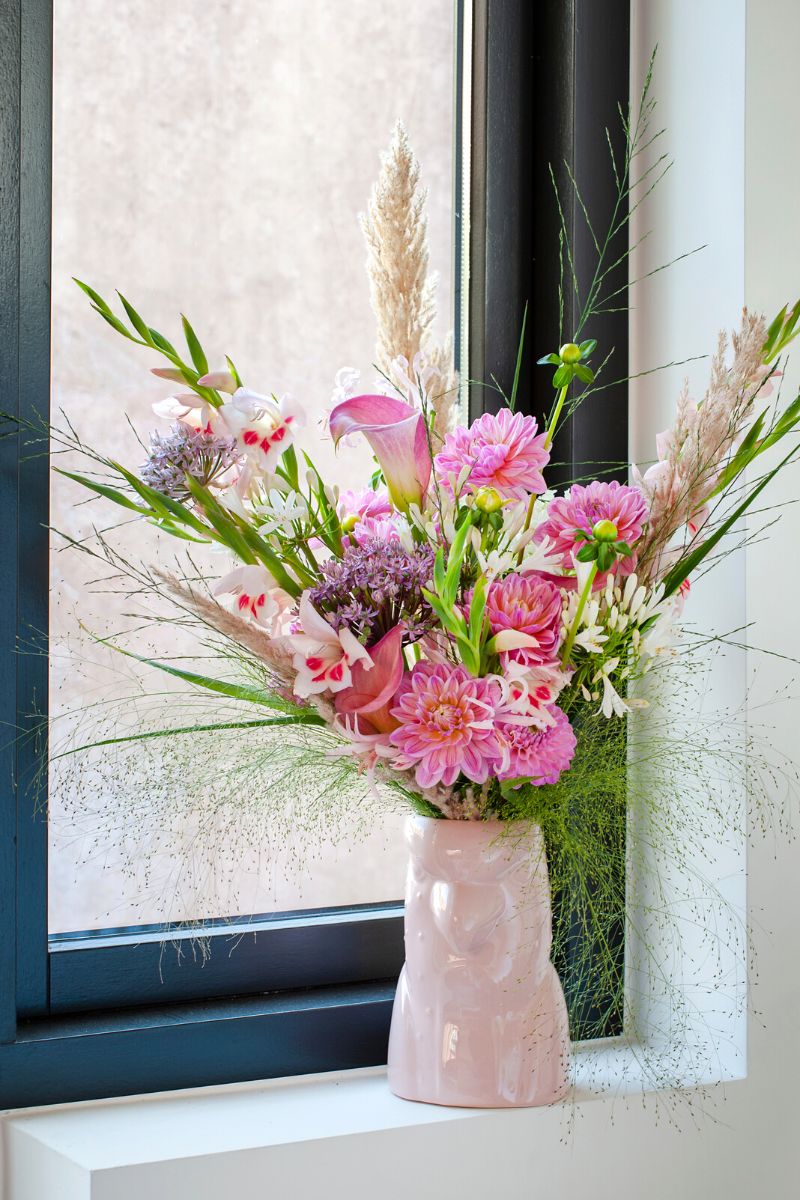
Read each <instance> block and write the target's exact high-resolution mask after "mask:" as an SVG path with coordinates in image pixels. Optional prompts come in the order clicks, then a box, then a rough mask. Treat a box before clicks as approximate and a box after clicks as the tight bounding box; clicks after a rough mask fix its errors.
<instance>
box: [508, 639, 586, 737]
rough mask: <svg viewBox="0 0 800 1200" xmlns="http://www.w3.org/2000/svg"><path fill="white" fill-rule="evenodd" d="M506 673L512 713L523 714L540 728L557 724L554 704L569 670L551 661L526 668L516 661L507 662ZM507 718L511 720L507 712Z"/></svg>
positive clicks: (528, 722) (526, 720) (529, 721)
mask: <svg viewBox="0 0 800 1200" xmlns="http://www.w3.org/2000/svg"><path fill="white" fill-rule="evenodd" d="M508 657H509V658H510V656H508ZM503 674H504V676H505V679H506V682H507V683H508V708H509V709H510V710H511V711H512V712H515V713H519V714H520V715H521V716H523V717H524V718H525V723H526V724H533V725H537V726H538V727H539V728H540V729H546V728H547V727H548V726H549V725H553V724H554V723H555V717H554V716H553V713H554V711H555V710H554V705H555V702H556V700H557V699H558V695H559V693H560V692H561V690H562V688H564V687H565V686H566V684H567V683H568V682H569V678H570V674H569V672H568V671H562V670H561V668H560V667H559V666H556V665H550V664H546V665H542V666H536V667H526V666H525V665H524V664H523V663H519V662H514V661H513V660H512V661H508V662H506V663H505V664H504V667H503ZM503 719H504V720H506V721H507V720H508V717H507V716H506V715H505V714H503Z"/></svg>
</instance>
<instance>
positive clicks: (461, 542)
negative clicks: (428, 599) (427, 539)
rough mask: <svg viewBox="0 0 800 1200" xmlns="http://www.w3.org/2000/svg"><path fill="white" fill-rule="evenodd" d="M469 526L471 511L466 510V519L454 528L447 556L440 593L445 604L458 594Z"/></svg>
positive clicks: (470, 526) (470, 524) (449, 602)
mask: <svg viewBox="0 0 800 1200" xmlns="http://www.w3.org/2000/svg"><path fill="white" fill-rule="evenodd" d="M471 528H472V512H471V511H467V519H466V520H465V521H464V523H463V525H462V526H461V527H460V529H457V530H456V535H455V537H454V538H453V541H452V544H451V546H450V553H449V555H448V556H447V571H446V572H445V581H444V589H443V591H442V593H441V596H442V599H443V600H444V601H445V603H447V604H453V603H454V601H455V598H456V596H457V594H458V585H459V583H460V581H461V564H462V563H463V561H464V554H465V553H466V547H467V538H468V537H469V532H470V530H471Z"/></svg>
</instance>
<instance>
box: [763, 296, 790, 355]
mask: <svg viewBox="0 0 800 1200" xmlns="http://www.w3.org/2000/svg"><path fill="white" fill-rule="evenodd" d="M788 307H789V306H788V305H787V304H784V306H783V308H782V309H781V311H780V312H779V313H778V315H777V317H775V319H774V321H773V322H772V323H771V325H770V327H769V329H768V330H767V337H766V341H765V342H764V354H765V355H768V354H770V351H771V349H772V347H773V346H774V345H775V343H776V342H777V340H778V335H779V334H780V331H781V330H782V329H783V323H784V321H785V320H786V310H787V308H788ZM767 361H769V359H767Z"/></svg>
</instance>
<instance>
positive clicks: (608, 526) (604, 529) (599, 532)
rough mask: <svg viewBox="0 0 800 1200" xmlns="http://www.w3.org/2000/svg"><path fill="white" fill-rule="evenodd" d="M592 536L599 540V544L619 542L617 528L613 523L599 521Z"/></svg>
mask: <svg viewBox="0 0 800 1200" xmlns="http://www.w3.org/2000/svg"><path fill="white" fill-rule="evenodd" d="M592 534H593V535H594V536H595V537H596V538H597V540H598V542H615V541H616V540H617V527H616V525H615V524H614V522H613V521H608V520H605V521H598V522H597V524H596V525H593V526H592Z"/></svg>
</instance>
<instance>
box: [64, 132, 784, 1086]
mask: <svg viewBox="0 0 800 1200" xmlns="http://www.w3.org/2000/svg"><path fill="white" fill-rule="evenodd" d="M416 170H417V168H416V164H415V163H414V160H413V156H411V154H410V151H409V149H408V145H407V142H406V140H405V137H404V135H398V137H397V138H396V140H395V144H394V147H393V152H392V154H391V155H390V156H389V159H388V160H387V163H386V165H385V167H384V174H383V176H382V179H381V182H380V183H379V186H378V188H377V189H376V192H375V194H374V196H373V201H372V206H371V209H370V213H369V215H368V217H367V220H366V228H367V235H368V245H369V246H370V250H371V256H372V269H371V278H372V283H373V300H374V304H375V308H376V312H377V313H378V317H379V323H380V325H381V335H380V337H379V355H378V357H379V363H378V365H379V367H380V368H381V372H382V386H381V387H379V388H373V389H371V390H370V391H368V392H367V393H364V394H352V393H353V379H352V376H351V375H350V374H349V373H347V372H344V373H340V378H339V381H338V394H337V397H336V400H335V403H334V404H333V407H332V409H331V411H330V413H329V415H328V417H327V427H328V430H329V432H330V436H331V438H332V439H333V442H334V443H335V445H336V446H337V447H338V448H339V452H340V454H346V453H347V450H348V447H349V445H350V444H351V443H352V442H353V440H354V439H365V440H366V442H367V443H368V444H369V447H370V448H371V451H372V454H373V455H374V469H373V470H372V473H371V475H370V476H369V477H365V478H363V479H362V480H360V485H359V486H357V487H355V488H353V489H350V490H340V489H339V488H337V487H335V486H332V484H331V483H330V482H329V481H328V480H326V478H324V476H323V474H322V473H321V471H320V470H318V469H317V466H316V465H315V463H314V461H313V460H312V458H311V457H310V456H309V455H308V454H307V453H302V452H300V451H299V450H298V446H297V435H298V431H299V429H300V428H301V426H302V423H303V421H304V419H306V418H305V417H304V414H303V411H302V410H301V407H300V406H299V405H298V404H296V403H295V402H294V401H292V400H291V399H290V398H288V397H283V398H278V397H276V396H274V395H271V394H262V393H259V392H255V391H252V390H250V389H249V387H247V386H246V385H245V382H244V380H243V378H242V376H241V375H240V373H239V371H238V369H237V368H236V366H235V365H234V363H233V362H232V361H231V360H230V359H227V360H226V364H225V365H224V366H223V367H222V368H221V369H213V370H212V369H210V367H209V362H208V359H207V357H206V354H205V351H204V350H203V348H202V346H201V344H200V341H199V339H198V337H197V335H196V333H195V331H194V329H193V328H192V326H191V325H190V323H189V322H188V321H187V320H186V319H185V318H184V319H183V331H184V337H185V341H186V345H187V350H186V351H179V350H178V349H176V347H175V346H174V345H173V343H172V342H170V341H169V340H168V339H167V338H166V337H165V336H164V335H162V334H161V333H159V332H158V331H157V330H156V329H154V328H152V327H151V326H150V325H149V324H148V323H147V322H146V321H145V320H144V319H143V318H142V317H141V316H140V314H139V313H138V312H137V311H136V309H134V308H133V306H132V305H131V304H130V303H129V302H128V301H127V300H125V299H123V300H122V305H123V308H124V313H125V317H126V319H127V320H126V321H124V320H122V319H121V318H120V317H118V316H117V315H116V314H115V313H114V312H113V311H112V309H111V307H110V306H109V305H108V304H107V303H106V301H105V300H104V299H103V298H102V297H101V296H100V295H99V294H98V293H97V292H96V291H95V290H93V289H92V288H90V287H89V286H88V285H86V284H83V283H81V284H80V286H81V287H82V288H83V290H84V292H85V293H86V294H87V295H88V297H89V299H90V300H91V302H92V305H93V307H94V309H95V310H96V311H97V312H98V313H99V314H100V315H101V316H102V317H103V319H104V320H105V321H106V322H107V323H108V324H109V325H111V326H112V327H113V328H114V329H115V330H116V331H117V332H118V333H120V334H122V335H124V336H125V337H126V338H128V339H130V340H132V341H134V342H136V343H138V344H139V345H141V346H143V347H144V348H145V349H147V350H148V351H149V352H150V353H152V354H157V355H159V356H161V358H162V359H164V360H165V361H166V365H164V366H159V367H157V368H155V369H154V371H153V373H154V374H155V375H156V376H157V377H158V378H159V379H162V380H166V381H168V382H170V383H172V384H175V385H177V387H178V388H179V389H180V390H179V391H178V393H177V394H175V395H173V396H171V397H170V398H168V399H167V400H162V401H159V402H158V403H157V404H156V405H155V406H154V407H155V411H156V413H157V415H158V416H159V417H160V418H162V419H164V420H165V421H168V422H170V425H169V427H168V428H167V427H165V428H164V431H163V432H162V431H159V432H157V433H154V434H153V435H152V440H151V446H150V449H149V453H148V456H147V461H146V463H145V464H144V466H143V467H142V468H141V469H139V470H138V471H137V470H136V469H134V468H132V467H128V466H125V465H123V464H120V463H118V462H116V461H113V460H111V459H108V458H106V457H104V456H102V455H99V454H95V453H94V452H91V451H87V450H86V447H85V446H83V445H82V444H79V443H76V442H75V440H74V439H67V442H68V444H69V446H70V447H71V448H73V449H75V448H77V449H80V450H81V451H82V452H84V453H89V454H90V457H91V458H92V459H93V462H94V466H95V468H96V470H95V472H94V473H79V472H76V471H67V472H65V474H67V475H68V476H69V477H70V478H72V479H73V480H76V481H77V482H78V483H80V484H82V485H84V486H85V487H87V488H89V489H91V490H92V491H93V492H95V493H97V494H99V495H100V496H102V497H104V498H105V499H106V500H107V501H112V502H113V503H115V504H117V505H119V506H121V507H122V508H123V509H125V510H126V511H127V512H129V513H133V514H136V515H137V516H139V517H140V518H142V519H144V520H146V521H149V522H150V523H152V524H153V525H154V526H156V527H157V529H158V530H159V531H160V532H161V533H165V534H170V535H172V536H174V537H176V538H179V539H181V540H182V541H183V542H186V543H212V544H216V545H217V546H220V547H222V548H223V549H224V550H225V551H226V552H227V553H228V554H229V555H230V556H232V558H233V563H232V564H231V569H230V570H226V571H225V572H224V573H223V574H222V576H221V577H220V578H218V579H214V580H206V579H199V578H197V576H196V575H193V576H191V577H189V576H186V577H178V575H176V574H168V573H165V572H161V573H158V572H157V573H156V575H155V578H156V580H157V584H158V586H159V587H160V588H161V590H162V591H163V593H164V594H166V595H169V596H171V597H172V598H173V599H174V600H175V601H176V602H177V603H179V604H180V605H181V606H182V608H183V609H184V610H185V611H188V612H191V613H192V614H194V616H195V618H196V619H197V620H198V621H199V622H201V623H202V624H203V625H204V626H205V627H206V628H207V629H208V628H210V629H211V630H213V631H215V632H216V633H217V634H219V635H220V636H221V637H222V638H223V639H226V641H227V642H230V643H233V644H235V645H236V646H237V647H238V651H239V653H240V654H241V655H243V656H245V657H246V658H247V660H248V662H249V664H250V668H249V670H250V674H249V679H248V681H246V682H241V681H237V680H232V679H231V678H230V676H229V675H228V676H223V677H212V676H211V675H199V674H196V673H193V672H189V671H186V670H184V669H182V668H181V667H179V666H176V665H173V664H170V663H168V662H165V661H160V660H155V659H154V660H152V663H151V665H152V666H154V667H156V668H159V669H161V670H165V671H169V672H170V673H171V674H172V675H173V676H176V677H178V678H179V679H181V680H183V681H184V682H185V683H186V684H188V685H189V686H190V687H192V688H197V689H202V690H204V691H206V692H210V693H211V694H213V695H215V696H218V697H220V698H223V697H224V698H225V699H226V701H230V700H231V699H232V700H234V701H235V702H236V703H237V704H239V705H243V706H249V707H250V708H251V710H253V711H254V712H255V714H256V716H257V719H256V720H253V722H252V724H254V725H259V726H270V725H278V726H281V727H282V728H292V729H294V730H295V731H298V732H299V733H300V734H301V735H302V737H303V738H304V739H306V745H307V746H310V747H312V749H313V747H314V745H316V746H317V749H316V751H315V752H316V753H317V755H318V761H319V762H320V763H323V762H330V761H331V760H332V759H335V760H337V761H343V762H346V763H347V764H348V766H349V768H351V770H352V776H353V777H358V778H359V779H360V780H361V781H362V782H364V783H366V784H367V785H368V787H369V788H370V789H371V790H372V791H373V792H374V794H376V795H378V796H382V797H386V796H394V797H395V798H399V800H400V801H401V802H402V803H403V804H405V805H407V806H408V808H409V811H410V813H411V816H410V818H409V823H408V835H407V836H408V842H409V846H410V852H411V866H410V869H409V876H408V892H407V908H406V922H407V928H406V949H407V964H406V968H405V969H404V972H403V975H402V977H401V981H400V985H399V988H398V994H397V1000H396V1004H395V1015H394V1020H393V1026H392V1035H391V1045H390V1085H391V1086H392V1088H393V1089H394V1090H395V1091H396V1092H398V1094H400V1095H402V1096H405V1097H410V1098H413V1099H422V1100H428V1101H434V1102H440V1103H453V1104H467V1105H496V1106H502V1105H520V1104H538V1103H545V1102H547V1101H549V1100H552V1099H555V1098H557V1097H559V1096H560V1095H562V1094H563V1093H564V1091H565V1089H566V1087H567V1079H568V1045H569V1034H568V1021H567V1010H566V1006H565V1001H564V995H563V993H562V989H561V985H560V983H559V979H558V975H557V974H556V971H555V970H554V967H553V966H552V964H551V937H552V930H551V925H552V923H551V913H550V904H551V886H550V884H549V882H548V862H549V865H550V870H551V874H552V876H553V892H554V893H555V894H556V895H557V896H561V895H563V894H564V893H565V892H569V893H570V904H571V905H572V908H573V910H574V911H577V912H578V914H579V925H580V924H581V922H582V923H583V927H585V928H586V929H589V930H590V934H589V935H588V936H589V937H590V941H591V942H592V944H593V945H594V947H595V951H596V949H597V946H598V945H599V946H600V947H601V950H600V952H599V953H600V960H599V962H600V965H599V968H597V969H598V970H599V972H600V975H601V976H603V978H602V981H601V983H600V985H599V986H600V987H601V988H603V987H607V985H608V983H609V979H610V980H611V981H612V984H613V985H614V986H615V987H616V988H617V989H619V987H620V986H621V973H622V970H623V967H622V964H621V960H620V952H619V946H618V945H617V946H616V948H615V946H614V945H613V944H611V943H612V941H613V939H611V938H609V937H608V936H607V935H608V930H609V929H610V927H611V926H612V925H613V924H614V923H615V922H616V923H617V924H618V923H619V921H620V914H621V913H622V914H624V906H625V895H624V880H622V881H621V880H620V877H619V872H618V871H617V872H615V871H614V870H612V869H611V866H610V864H613V863H614V862H617V863H618V862H619V860H620V855H622V858H623V859H624V837H625V812H626V803H627V800H626V788H625V775H626V757H627V755H628V753H629V749H626V736H627V734H626V727H627V717H628V714H629V713H630V712H631V710H632V709H634V708H636V707H637V706H639V707H642V706H644V705H646V704H647V702H648V701H647V688H646V686H645V685H644V682H643V681H644V679H645V677H646V676H647V675H648V674H650V673H652V669H653V667H654V666H657V665H659V664H660V663H662V662H663V661H664V659H665V658H668V657H670V656H674V655H675V654H677V653H678V652H679V648H680V645H681V642H680V626H681V615H682V610H683V606H684V603H685V600H686V597H687V595H688V591H689V586H690V577H691V576H692V575H693V574H694V573H695V572H697V570H698V568H699V567H700V565H701V564H705V566H708V565H709V564H710V563H712V562H713V561H714V558H715V557H717V556H718V555H719V553H720V543H721V541H722V539H724V538H725V537H726V536H727V535H728V534H729V533H730V532H731V530H733V529H734V528H735V527H736V526H737V523H738V522H739V521H740V519H741V518H742V516H743V514H744V513H745V512H746V510H747V509H748V508H749V507H750V506H751V505H752V503H753V501H754V500H755V499H756V498H757V497H758V496H759V495H760V493H761V492H762V491H763V489H764V488H765V487H766V486H767V484H768V483H769V481H770V479H771V478H772V477H773V476H774V475H775V473H776V472H777V471H778V470H779V469H780V468H781V466H783V465H784V464H785V463H787V462H788V461H789V460H790V459H791V458H792V457H793V456H794V455H795V453H796V447H795V446H794V444H793V445H792V449H791V450H790V451H789V453H788V454H786V456H785V457H784V458H783V459H782V460H781V462H780V463H779V465H778V466H771V467H770V469H769V470H767V471H765V472H763V473H761V474H759V471H758V468H757V467H754V464H756V463H757V462H758V460H759V458H760V456H761V455H762V454H764V453H765V452H766V451H769V450H771V449H772V448H773V447H774V446H775V445H776V443H778V442H779V441H781V440H782V439H783V438H785V437H787V436H788V435H790V434H791V433H792V432H793V431H794V430H795V428H796V426H797V424H798V422H799V421H800V400H795V401H794V402H793V403H791V404H790V405H788V406H787V407H784V408H780V406H776V405H775V404H774V403H773V402H772V401H769V400H767V399H766V397H767V396H768V394H769V392H770V390H771V388H772V385H773V381H774V379H775V377H776V376H777V375H778V374H779V365H780V356H781V354H782V353H783V351H784V349H785V348H786V346H787V345H788V343H789V342H790V341H791V339H792V338H793V337H794V336H796V334H797V332H798V328H799V325H798V323H799V322H800V306H797V305H796V306H795V307H794V308H793V309H788V308H785V309H784V310H783V311H782V312H781V313H779V314H778V316H777V317H776V319H775V320H774V321H773V322H772V323H771V324H768V323H767V322H766V321H765V320H764V319H763V318H761V317H760V316H755V315H753V314H751V313H749V312H747V311H745V313H744V314H743V317H742V323H741V327H740V329H739V330H738V331H737V332H736V333H734V335H733V337H732V339H731V345H730V347H729V344H728V341H727V339H726V338H725V337H721V339H720V343H719V346H718V347H717V350H716V353H715V355H714V358H713V361H712V367H711V378H710V382H709V386H708V390H707V392H706V394H705V395H704V396H703V398H702V399H701V400H699V401H695V400H693V399H692V398H691V397H690V395H689V393H688V390H686V389H685V390H684V392H683V393H682V394H681V395H680V397H679V400H678V405H677V415H676V420H675V424H674V425H673V427H672V428H671V429H670V430H668V431H666V432H665V433H663V434H662V435H661V436H660V437H659V439H658V445H657V461H656V462H655V463H654V464H652V465H649V466H648V467H647V469H646V470H644V471H643V472H642V473H640V472H639V471H638V470H637V469H636V467H631V470H630V475H628V473H627V472H625V474H624V476H623V477H621V478H610V479H609V478H598V479H592V480H591V481H589V482H574V483H573V484H572V485H571V486H569V487H567V488H566V490H564V491H563V494H558V495H556V494H554V492H553V491H551V490H549V489H548V484H547V469H548V464H549V462H550V456H551V452H552V447H553V441H554V438H555V437H556V434H557V432H558V429H559V427H560V425H561V423H562V421H563V420H564V419H565V418H566V416H567V414H568V413H569V412H572V411H574V409H575V407H576V403H577V402H578V400H579V399H580V398H582V397H583V396H589V395H591V394H592V392H593V390H594V388H595V371H596V370H597V367H596V366H595V365H593V364H595V363H596V357H597V356H596V351H597V346H596V342H595V340H594V339H592V338H591V337H583V336H582V331H578V333H577V334H573V339H572V340H566V341H564V343H563V344H562V345H561V346H560V348H559V349H558V350H555V351H553V352H551V353H549V354H547V355H545V356H544V357H543V358H542V359H540V363H541V364H542V369H548V370H550V371H551V372H552V383H553V403H552V407H551V410H550V412H549V413H548V414H543V419H542V420H541V421H539V420H537V418H536V417H535V416H534V415H532V414H531V413H529V412H527V411H525V409H524V407H523V405H522V404H521V397H520V396H519V395H518V390H519V389H518V386H517V380H516V379H515V382H514V386H513V388H512V389H511V391H510V393H509V395H508V396H507V397H504V399H503V403H502V407H500V408H499V411H495V412H484V413H483V414H482V415H480V416H478V417H477V419H475V420H474V421H472V422H471V423H468V422H467V421H466V420H462V419H459V418H458V404H457V395H458V393H457V388H458V384H457V381H456V378H455V375H454V369H453V363H452V359H451V356H450V351H449V347H447V346H436V345H434V344H433V343H432V341H431V335H430V318H429V311H428V309H427V308H426V303H427V302H426V300H425V268H426V266H427V251H426V250H425V247H424V223H422V224H421V221H422V218H421V216H420V209H419V206H418V200H417V199H415V197H416V196H417V175H416V173H415V172H416ZM392 206H394V207H395V208H398V206H399V208H400V209H401V210H402V211H401V216H402V218H403V219H402V220H399V221H398V220H394V221H393V220H392V219H391V218H392V215H393V214H392V211H391V210H392ZM394 216H395V217H397V213H396V212H395V213H394ZM398 228H399V229H401V230H404V231H405V232H404V233H403V234H402V236H400V237H398V235H397V229H398ZM420 229H421V230H422V236H420ZM409 279H411V280H412V281H413V286H412V285H410V284H409V283H408V280H409ZM403 280H405V283H401V282H400V281H403ZM98 469H99V470H98ZM265 710H266V715H265ZM315 737H318V742H317V743H315V742H314V739H315ZM572 924H573V933H571V934H569V933H568V934H563V935H562V942H563V941H564V939H569V938H574V919H573V921H572ZM557 957H560V958H561V959H563V957H564V955H563V945H562V951H561V952H560V954H559V955H557ZM582 986H583V987H584V988H587V987H588V988H591V986H592V984H591V981H589V982H587V981H586V979H585V977H584V979H583V984H582Z"/></svg>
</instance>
